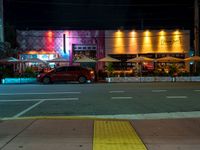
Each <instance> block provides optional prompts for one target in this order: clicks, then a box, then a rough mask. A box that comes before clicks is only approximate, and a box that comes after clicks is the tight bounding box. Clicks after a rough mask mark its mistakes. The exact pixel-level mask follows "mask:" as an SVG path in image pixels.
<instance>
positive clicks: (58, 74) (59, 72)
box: [51, 67, 66, 81]
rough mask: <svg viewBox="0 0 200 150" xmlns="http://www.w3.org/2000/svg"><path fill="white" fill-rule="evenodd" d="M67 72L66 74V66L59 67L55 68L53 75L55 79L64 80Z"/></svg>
mask: <svg viewBox="0 0 200 150" xmlns="http://www.w3.org/2000/svg"><path fill="white" fill-rule="evenodd" d="M65 74H66V67H59V68H56V69H55V71H54V73H53V74H52V76H51V77H52V78H53V79H54V81H64V80H65Z"/></svg>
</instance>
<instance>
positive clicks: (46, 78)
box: [43, 77, 51, 84]
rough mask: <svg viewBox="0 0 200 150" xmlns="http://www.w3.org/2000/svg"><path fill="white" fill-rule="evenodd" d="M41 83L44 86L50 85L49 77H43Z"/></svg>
mask: <svg viewBox="0 0 200 150" xmlns="http://www.w3.org/2000/svg"><path fill="white" fill-rule="evenodd" d="M43 83H44V84H49V83H51V79H50V78H49V77H44V79H43Z"/></svg>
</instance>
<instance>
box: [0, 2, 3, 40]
mask: <svg viewBox="0 0 200 150" xmlns="http://www.w3.org/2000/svg"><path fill="white" fill-rule="evenodd" d="M3 20H4V19H3V0H0V42H4V23H3Z"/></svg>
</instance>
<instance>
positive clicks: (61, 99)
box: [0, 97, 79, 102]
mask: <svg viewBox="0 0 200 150" xmlns="http://www.w3.org/2000/svg"><path fill="white" fill-rule="evenodd" d="M77 100H79V98H77V97H74V98H51V99H17V100H0V102H30V101H77Z"/></svg>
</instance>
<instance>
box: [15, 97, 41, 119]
mask: <svg viewBox="0 0 200 150" xmlns="http://www.w3.org/2000/svg"><path fill="white" fill-rule="evenodd" d="M44 101H45V100H42V101H39V102H37V103H36V104H34V105H32V106H30V107H28V108H27V109H25V110H23V111H22V112H20V113H18V114H16V115H15V116H13V118H17V117H20V116H22V115H23V114H25V113H27V112H28V111H30V110H31V109H33V108H35V107H36V106H38V105H40V104H41V103H43V102H44Z"/></svg>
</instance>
